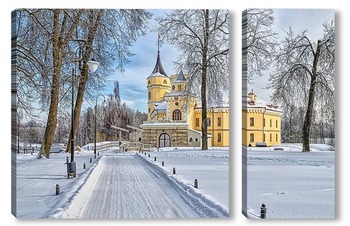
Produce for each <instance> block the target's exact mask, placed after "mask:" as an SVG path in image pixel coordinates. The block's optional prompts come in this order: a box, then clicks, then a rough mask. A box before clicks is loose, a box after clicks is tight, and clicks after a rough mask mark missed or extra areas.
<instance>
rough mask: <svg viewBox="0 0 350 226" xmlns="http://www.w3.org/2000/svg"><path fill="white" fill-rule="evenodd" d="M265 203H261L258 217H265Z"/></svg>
mask: <svg viewBox="0 0 350 226" xmlns="http://www.w3.org/2000/svg"><path fill="white" fill-rule="evenodd" d="M266 209H267V208H266V205H265V203H263V204H261V207H260V218H261V219H265V218H266Z"/></svg>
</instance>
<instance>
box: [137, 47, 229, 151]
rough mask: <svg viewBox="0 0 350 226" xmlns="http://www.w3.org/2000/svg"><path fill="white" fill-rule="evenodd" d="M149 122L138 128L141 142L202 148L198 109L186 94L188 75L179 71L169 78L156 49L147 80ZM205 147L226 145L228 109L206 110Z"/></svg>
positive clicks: (227, 142) (189, 94)
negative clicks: (152, 66) (140, 131)
mask: <svg viewBox="0 0 350 226" xmlns="http://www.w3.org/2000/svg"><path fill="white" fill-rule="evenodd" d="M147 91H148V93H147V95H148V121H145V122H144V123H143V124H142V125H140V127H141V128H142V129H143V130H144V132H143V138H142V139H143V140H142V142H143V143H147V144H152V145H153V146H154V147H170V146H172V147H177V146H192V147H200V146H201V139H202V138H201V136H202V133H201V128H202V127H201V126H202V115H201V112H202V110H201V107H200V106H199V103H197V96H196V95H195V94H191V93H189V92H188V80H187V76H186V75H185V74H184V73H183V71H182V70H180V72H179V73H178V74H174V75H171V76H168V75H167V74H166V72H165V70H164V68H163V66H162V64H161V60H160V53H159V50H158V55H157V61H156V65H155V67H154V69H153V71H152V73H151V74H150V75H149V76H148V77H147ZM207 122H208V127H207V130H208V144H209V145H212V146H228V145H229V106H228V103H226V105H225V106H215V107H209V108H208V111H207Z"/></svg>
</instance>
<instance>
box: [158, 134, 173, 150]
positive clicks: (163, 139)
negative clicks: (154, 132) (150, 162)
mask: <svg viewBox="0 0 350 226" xmlns="http://www.w3.org/2000/svg"><path fill="white" fill-rule="evenodd" d="M170 145H171V144H170V136H169V134H167V133H162V134H160V136H159V147H160V148H162V147H170Z"/></svg>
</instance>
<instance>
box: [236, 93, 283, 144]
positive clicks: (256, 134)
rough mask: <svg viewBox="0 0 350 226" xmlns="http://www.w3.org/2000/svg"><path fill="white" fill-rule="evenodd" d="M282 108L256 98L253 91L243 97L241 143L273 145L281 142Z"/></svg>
mask: <svg viewBox="0 0 350 226" xmlns="http://www.w3.org/2000/svg"><path fill="white" fill-rule="evenodd" d="M281 118H282V110H281V109H280V108H279V107H278V106H277V105H273V104H268V103H267V102H265V101H263V100H261V99H258V98H257V96H256V95H255V93H254V92H253V91H251V92H250V93H248V96H247V97H245V98H243V106H242V145H243V146H253V147H255V146H273V145H279V144H281Z"/></svg>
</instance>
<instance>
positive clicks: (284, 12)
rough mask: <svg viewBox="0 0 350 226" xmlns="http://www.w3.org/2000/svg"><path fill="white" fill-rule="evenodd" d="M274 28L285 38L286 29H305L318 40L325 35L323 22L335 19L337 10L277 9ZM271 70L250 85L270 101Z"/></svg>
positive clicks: (298, 31)
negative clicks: (269, 81) (269, 83)
mask: <svg viewBox="0 0 350 226" xmlns="http://www.w3.org/2000/svg"><path fill="white" fill-rule="evenodd" d="M274 17H275V21H274V29H275V30H276V31H277V32H278V38H279V39H280V40H281V39H283V38H285V32H284V30H288V29H289V27H291V28H292V30H293V31H294V33H295V34H298V33H300V32H302V31H304V30H307V31H308V37H309V38H310V39H311V40H312V41H314V42H316V41H317V39H320V38H322V37H323V23H324V22H325V21H328V22H329V21H331V20H332V19H333V20H335V11H334V10H329V9H275V11H274ZM268 78H269V72H268V71H267V72H266V73H265V74H264V76H263V77H258V76H255V78H254V84H252V85H248V91H251V89H254V93H255V94H256V95H257V96H258V98H260V99H263V100H265V101H267V102H269V101H270V95H271V94H272V90H267V89H265V87H266V86H267V84H268V81H267V80H268Z"/></svg>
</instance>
